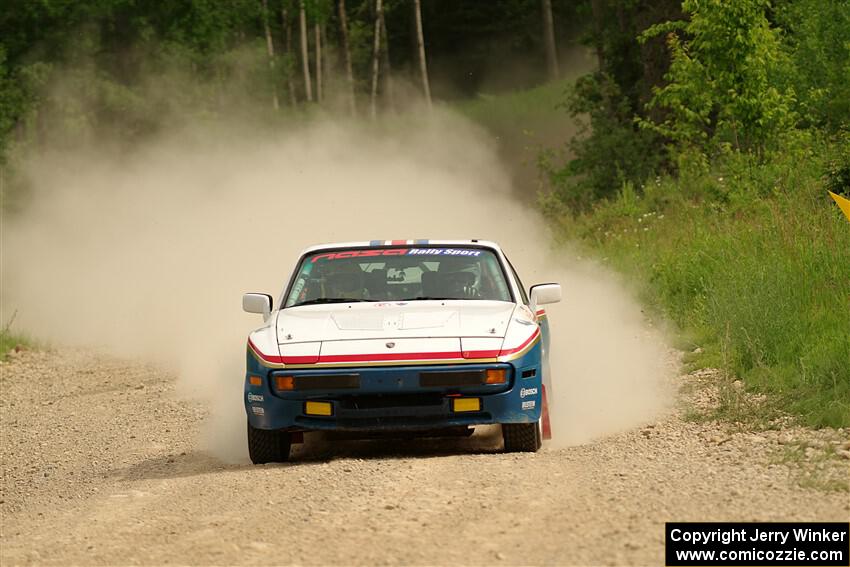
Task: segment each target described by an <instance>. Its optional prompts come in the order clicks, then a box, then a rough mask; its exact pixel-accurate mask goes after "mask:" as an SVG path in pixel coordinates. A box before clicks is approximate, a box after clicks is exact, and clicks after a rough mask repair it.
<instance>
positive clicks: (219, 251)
mask: <svg viewBox="0 0 850 567" xmlns="http://www.w3.org/2000/svg"><path fill="white" fill-rule="evenodd" d="M497 155H498V154H497V151H496V148H495V147H494V146H493V145H492V143H491V141H489V139H488V138H487V136H486V135H485V134H484V133H483V132H481V131H480V130H478V129H477V128H476V127H474V126H472V125H471V124H468V123H466V122H465V121H463V120H461V119H460V118H458V117H455V116H451V115H449V114H447V113H444V112H438V113H436V114H435V115H434V116H433V117H432V118H431V119H429V120H427V121H425V120H421V121H420V120H416V119H410V121H409V122H405V123H399V124H395V125H393V126H392V127H389V126H383V127H380V126H379V127H373V126H368V127H364V126H362V125H353V124H348V125H346V124H340V123H339V122H336V123H330V122H327V123H325V122H317V123H314V124H312V125H309V126H303V127H300V128H297V129H293V130H290V131H288V132H286V133H284V134H278V135H269V134H261V135H258V134H257V132H256V131H248V130H247V129H239V128H231V129H229V130H226V131H222V130H214V131H213V130H211V131H209V132H206V133H203V134H201V135H199V134H198V132H197V131H195V132H193V133H191V134H189V133H187V132H182V133H174V134H172V135H169V136H163V137H161V138H160V139H158V141H157V142H156V143H151V144H149V145H147V146H146V147H145V148H142V149H139V150H136V151H134V152H133V153H132V154H127V153H121V152H118V151H115V152H112V151H111V150H110V149H109V148H108V147H99V148H89V149H80V150H78V151H75V152H72V153H69V152H63V153H46V154H42V155H40V156H38V157H37V158H34V159H32V160H30V161H29V163H28V165H27V167H26V172H25V173H26V175H27V176H28V178H29V180H30V182H31V186H32V194H31V197H30V199H29V202H28V204H27V206H26V208H25V210H24V211H23V212H22V213H18V214H14V215H11V214H10V215H6V218H4V219H3V227H2V230H3V234H2V237H3V238H2V257H3V265H2V284H3V292H2V307H3V314H4V315H3V316H4V318H7V317H8V316H9V314H10V313H12V312H13V311H15V310H16V311H17V318H16V321H15V326H16V327H17V328H18V329H21V330H25V331H27V332H29V333H32V334H33V335H34V336H37V337H39V338H42V339H45V340H48V341H51V342H54V343H55V344H70V345H88V346H98V347H105V348H107V349H108V350H109V351H110V352H112V353H115V354H117V355H119V356H124V357H141V358H143V359H145V360H147V361H150V362H152V363H155V364H160V365H163V366H165V367H167V368H170V369H172V370H173V371H175V372H176V373H177V375H178V377H179V378H178V390H179V392H180V394H181V395H182V396H185V397H187V398H199V399H202V400H204V401H205V402H206V403H207V404H208V406H209V408H210V417H209V418H208V420H207V427H206V431H205V432H204V436H203V437H204V438H203V440H202V448H204V449H205V450H209V451H211V452H213V453H214V454H215V455H217V456H219V457H220V458H223V459H227V460H243V459H245V458H246V456H247V450H246V448H245V441H244V435H245V425H244V423H245V416H244V408H243V407H242V396H241V391H242V383H243V371H244V370H243V366H244V357H245V337H246V334H247V333H248V332H249V331H250V330H251V329H252V328H254V327H256V326H259V324H260V323H261V321H260V320H259V317H258V316H256V315H249V314H245V313H243V312H242V311H241V302H240V297H241V294H242V293H243V292H246V291H259V292H268V293H271V294H272V295H273V296H275V297H277V296H278V294H279V293H280V290H281V289H282V287H283V285H284V283H285V280H286V279H287V278H288V276H289V273H290V270H291V269H292V267H293V264H294V262H295V261H296V259H297V256H298V253H299V251H300V250H301V249H302V248H304V247H306V246H308V245H311V244H315V243H320V242H333V241H347V240H371V239H405V238H479V239H489V240H495V241H497V242H500V243H501V244H502V246H503V247H504V248H505V250H506V252H507V253H508V255H509V256H510V257H511V259H512V261H513V262H514V263H515V264H516V265H517V268H518V269H519V271H520V273H521V274H522V276H523V277H524V279H525V282H524V283H525V285H526V286H528V285H531V284H533V283H536V282H549V281H559V282H560V283H561V284H562V285H563V289H564V300H563V302H562V303H560V304H558V305H553V306H548V307H547V311H548V313H549V317H550V324H551V327H552V331H553V342H552V358H553V375H554V396H553V400H552V402H553V421H554V427H555V437H556V443H557V444H559V445H566V444H575V443H583V442H587V441H589V440H592V439H594V438H596V437H598V436H600V435H605V434H608V433H612V432H615V431H618V430H621V429H623V428H628V427H630V426H635V425H637V424H639V423H641V422H644V421H647V420H651V419H653V417H654V416H655V415H656V414H657V413H658V412H659V411H661V410H662V409H663V408H664V407H665V406H666V404H667V402H668V399H669V397H668V395H667V394H666V392H665V390H664V388H663V386H662V384H663V383H664V381H663V377H664V376H665V375H666V374H667V373H669V366H668V364H667V361H668V359H669V355H668V352H667V349H666V347H665V345H664V342H663V341H662V340H661V337H660V336H659V335H658V334H656V333H654V332H652V331H651V329H649V328H648V327H647V326H646V324H645V321H644V319H643V318H642V316H641V313H640V309H639V307H638V306H637V305H636V304H635V303H634V301H633V300H632V299H631V297H630V296H629V294H628V293H627V292H626V291H625V288H624V287H623V286H622V285H620V284H619V283H617V281H616V280H615V279H614V278H613V276H611V275H610V274H608V273H606V272H605V271H604V270H602V269H600V268H598V267H595V266H593V265H591V264H589V263H587V262H584V261H580V260H578V259H576V257H575V255H574V254H570V253H569V252H565V251H560V252H554V251H552V250H550V245H549V242H550V240H551V239H550V238H549V236H548V235H547V232H546V230H545V228H544V226H543V222H542V220H541V218H540V217H539V215H538V214H537V213H536V212H535V211H534V210H533V208H532V206H531V205H532V203H522V202H519V201H517V199H516V197H515V193H514V192H512V191H511V187H510V181H509V179H510V178H509V176H508V175H507V174H506V172H505V169H504V168H503V167H502V166H501V165H500V163H499V161H498V157H497ZM46 379H49V377H46Z"/></svg>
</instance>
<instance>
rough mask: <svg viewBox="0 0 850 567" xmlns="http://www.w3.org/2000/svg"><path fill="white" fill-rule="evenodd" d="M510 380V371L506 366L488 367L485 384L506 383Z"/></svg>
mask: <svg viewBox="0 0 850 567" xmlns="http://www.w3.org/2000/svg"><path fill="white" fill-rule="evenodd" d="M507 381H508V371H507V370H505V369H504V368H488V369H487V374H486V376H485V378H484V383H485V384H504V383H505V382H507Z"/></svg>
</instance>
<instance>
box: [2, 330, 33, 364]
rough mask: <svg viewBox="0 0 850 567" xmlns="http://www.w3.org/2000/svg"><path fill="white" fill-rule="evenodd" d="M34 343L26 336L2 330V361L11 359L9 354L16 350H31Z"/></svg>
mask: <svg viewBox="0 0 850 567" xmlns="http://www.w3.org/2000/svg"><path fill="white" fill-rule="evenodd" d="M33 346H34V343H33V341H32V339H30V338H29V337H28V336H26V335H22V334H18V333H13V332H10V331H8V330H5V329H4V330H0V360H6V359H8V358H9V353H10V352H11V351H13V350H15V349H16V348H24V349H30V348H33Z"/></svg>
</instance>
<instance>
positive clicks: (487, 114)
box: [453, 77, 574, 134]
mask: <svg viewBox="0 0 850 567" xmlns="http://www.w3.org/2000/svg"><path fill="white" fill-rule="evenodd" d="M573 81H574V78H573V77H568V78H564V79H560V80H557V81H552V82H549V83H546V84H543V85H540V86H538V87H535V88H532V89H527V90H523V91H515V92H511V93H505V94H499V95H487V94H479V95H478V97H476V98H474V99H469V100H463V101H460V102H457V103H455V104H454V105H453V108H454V109H455V110H457V111H458V112H460V113H461V114H462V115H464V116H466V117H467V118H469V119H470V120H472V121H473V122H476V123H478V124H480V125H482V126H484V127H485V128H487V129H489V130H490V131H492V132H494V133H496V134H501V133H503V132H510V131H513V130H515V127H516V126H517V125H522V126H523V127H525V128H532V127H535V126H536V125H539V124H545V123H547V122H549V121H551V120H552V117H553V114H555V113H556V112H557V109H558V108H559V106H560V105H561V104H563V102H564V99H565V95H566V92H567V90H568V89H569V88H570V87H571V86H572V84H573ZM561 113H562V114H563V115H564V116H566V111H561Z"/></svg>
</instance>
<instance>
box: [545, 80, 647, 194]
mask: <svg viewBox="0 0 850 567" xmlns="http://www.w3.org/2000/svg"><path fill="white" fill-rule="evenodd" d="M566 107H567V110H568V111H569V113H570V114H571V115H572V116H574V117H576V119H577V121H578V122H579V125H580V126H579V131H578V134H577V135H576V136H575V137H573V139H572V140H571V141H570V142H569V144H568V149H569V153H570V155H571V156H572V157H571V159H568V160H567V162H566V164H563V165H561V164H560V163H558V162H557V161H556V158H557V156H556V155H555V154H554V153H553V152H546V153H543V154H542V155H541V157H540V162H539V165H540V169H541V171H542V173H543V174H544V175H545V176H546V178H547V181H548V182H549V184H550V186H551V187H552V188H553V194H554V196H555V197H556V198H558V199H560V200H561V201H562V202H563V203H564V204H566V205H567V206H568V207H570V208H571V209H573V210H585V209H587V208H588V207H589V206H590V205H591V204H592V203H593V202H595V201H597V200H598V199H601V198H604V197H608V196H611V195H613V194H614V193H615V192H616V191H617V190H618V189H619V188H620V187H621V186H622V184H623V183H632V184H639V183H640V182H641V181H643V179H645V178H646V177H648V176H649V175H651V174H652V173H653V172H654V171H656V169H657V168H658V167H659V165H660V160H659V159H657V158H656V157H655V156H657V155H658V154H657V153H653V152H651V151H650V152H648V151H647V150H648V149H649V148H652V147H653V145H654V144H655V141H656V140H655V136H654V135H653V133H652V132H648V131H645V130H640V129H638V128H637V127H636V126H635V124H634V121H633V120H632V116H633V112H632V109H631V107H630V106H629V103H628V99H627V98H625V97H623V96H622V94H621V93H620V91H619V88H618V87H617V84H616V83H615V82H614V81H613V80H612V79H611V78H610V77H609V76H607V75H604V74H601V73H596V74H592V75H585V76H584V77H582V78H580V79H579V80H578V81H576V84H575V87H574V89H572V91H571V92H570V95H569V98H568V100H567V104H566Z"/></svg>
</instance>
